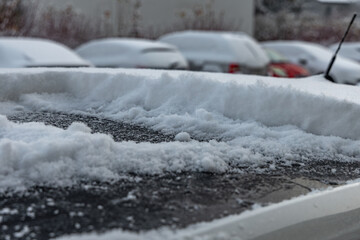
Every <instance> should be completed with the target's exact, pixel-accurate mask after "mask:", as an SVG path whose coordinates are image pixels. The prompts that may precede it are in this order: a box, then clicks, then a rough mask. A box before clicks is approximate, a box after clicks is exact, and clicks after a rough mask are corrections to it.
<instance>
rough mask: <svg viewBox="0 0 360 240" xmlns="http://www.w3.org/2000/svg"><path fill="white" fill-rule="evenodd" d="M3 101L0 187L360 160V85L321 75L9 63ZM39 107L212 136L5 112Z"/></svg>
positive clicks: (1, 82) (2, 79) (2, 80)
mask: <svg viewBox="0 0 360 240" xmlns="http://www.w3.org/2000/svg"><path fill="white" fill-rule="evenodd" d="M0 100H1V102H0V114H3V116H1V117H0V165H1V166H2V167H1V168H0V191H4V190H6V189H15V190H24V189H27V188H28V187H30V186H34V185H39V184H53V185H57V186H66V185H73V184H76V183H77V182H79V181H81V180H84V179H90V180H92V179H96V180H100V181H102V180H110V179H119V178H122V177H123V176H124V175H126V174H127V173H129V172H134V173H146V174H161V173H165V172H186V171H207V172H218V173H222V172H226V171H240V170H238V166H242V165H244V164H246V165H247V166H249V167H253V168H254V169H255V170H256V169H257V167H258V166H259V165H260V164H262V163H264V162H274V163H276V161H279V160H281V161H283V162H285V164H286V163H288V164H291V162H293V161H301V162H302V163H303V164H306V162H307V161H316V160H324V159H325V160H329V161H331V160H337V161H358V159H359V157H360V142H359V138H360V123H359V121H358V119H359V118H360V88H359V87H355V86H347V85H336V84H332V83H329V82H327V81H324V80H323V79H322V77H320V76H316V77H311V78H306V79H296V80H294V79H276V78H270V77H258V76H247V75H228V74H210V73H193V72H185V71H172V72H170V71H155V70H141V71H139V70H131V69H126V70H125V69H120V70H110V69H101V70H99V69H78V70H69V69H51V70H48V69H23V70H18V71H15V70H10V69H9V70H2V71H1V72H0ZM39 110H46V111H62V112H68V113H77V114H79V113H80V114H91V115H97V116H103V117H107V118H111V119H115V120H121V121H127V122H133V123H138V124H143V125H145V126H148V127H151V128H153V129H156V130H161V131H163V132H165V133H172V134H179V133H181V132H186V133H187V134H188V137H190V136H191V139H214V140H211V141H208V142H199V141H196V140H191V139H188V138H187V137H186V140H190V141H174V142H171V143H160V144H151V143H135V142H114V140H113V139H112V138H111V137H110V136H108V135H105V134H92V133H91V132H90V129H89V128H88V127H87V126H85V125H84V124H82V123H73V124H72V125H71V126H70V127H69V128H68V129H66V130H63V129H59V128H56V127H52V126H46V125H44V124H42V123H24V124H19V123H13V122H10V121H8V120H7V118H6V117H5V116H4V115H6V114H7V115H9V114H13V113H18V112H21V111H39ZM181 135H182V137H181V138H184V139H185V135H184V134H180V135H178V136H181ZM215 139H217V140H215ZM220 139H222V141H220ZM273 169H276V164H275V165H274V168H273ZM258 171H263V170H261V169H260V168H259V170H258Z"/></svg>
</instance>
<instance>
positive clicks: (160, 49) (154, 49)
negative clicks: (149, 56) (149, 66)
mask: <svg viewBox="0 0 360 240" xmlns="http://www.w3.org/2000/svg"><path fill="white" fill-rule="evenodd" d="M141 52H142V53H151V52H176V50H175V49H172V48H146V49H144V50H142V51H141Z"/></svg>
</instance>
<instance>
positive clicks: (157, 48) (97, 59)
mask: <svg viewBox="0 0 360 240" xmlns="http://www.w3.org/2000/svg"><path fill="white" fill-rule="evenodd" d="M75 50H76V52H77V53H78V54H79V55H80V56H81V57H83V58H85V59H87V60H88V61H90V62H91V63H93V64H94V65H95V66H96V67H111V68H117V67H123V68H155V69H187V68H188V63H187V61H186V59H185V58H184V56H183V55H182V54H181V53H180V52H179V51H178V50H177V48H176V47H174V46H172V45H169V44H165V43H161V42H156V41H152V40H145V39H132V38H106V39H99V40H93V41H90V42H88V43H85V44H83V45H81V46H79V47H78V48H76V49H75Z"/></svg>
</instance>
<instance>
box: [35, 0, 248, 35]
mask: <svg viewBox="0 0 360 240" xmlns="http://www.w3.org/2000/svg"><path fill="white" fill-rule="evenodd" d="M39 1H40V3H41V4H40V5H41V6H42V8H43V9H46V8H47V7H48V6H53V7H56V8H66V7H67V6H69V5H71V6H73V8H74V9H75V10H76V11H77V12H79V13H82V14H85V15H87V16H89V17H91V18H93V19H99V20H101V21H105V22H108V23H109V24H110V26H111V27H110V28H111V30H112V33H113V34H120V35H127V34H129V32H130V31H132V29H133V28H134V19H137V21H136V23H135V25H137V29H138V30H139V31H140V33H141V34H142V35H151V34H160V33H162V32H166V31H169V30H171V29H174V28H179V27H180V28H181V27H182V26H184V22H186V21H189V19H191V18H193V19H195V17H194V14H193V13H194V11H193V10H194V9H198V10H200V11H197V14H198V17H197V19H199V18H201V17H202V14H206V12H207V13H209V12H210V11H213V12H214V16H215V17H216V18H221V15H223V20H224V21H223V25H224V27H232V28H235V29H234V30H238V31H243V32H246V33H248V34H250V35H252V34H253V28H254V23H253V22H254V3H253V0H39ZM137 2H139V3H140V4H139V7H138V8H135V7H134V6H135V4H136V3H137ZM136 9H137V10H138V12H136ZM136 14H138V16H139V17H136V16H137V15H136Z"/></svg>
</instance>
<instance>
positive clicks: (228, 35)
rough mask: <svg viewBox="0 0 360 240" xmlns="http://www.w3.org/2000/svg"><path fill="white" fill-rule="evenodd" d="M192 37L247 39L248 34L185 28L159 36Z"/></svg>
mask: <svg viewBox="0 0 360 240" xmlns="http://www.w3.org/2000/svg"><path fill="white" fill-rule="evenodd" d="M193 37H207V38H213V39H217V40H220V41H222V40H225V39H227V38H235V37H236V38H237V39H248V38H249V36H248V35H246V34H244V33H242V32H228V31H195V30H187V31H180V32H173V33H169V34H165V35H164V36H162V37H160V39H163V38H193Z"/></svg>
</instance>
